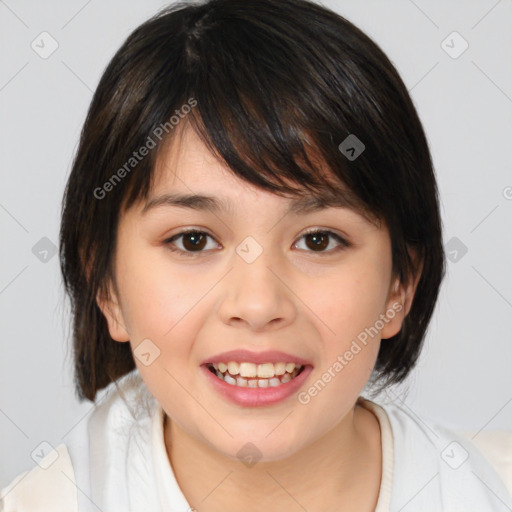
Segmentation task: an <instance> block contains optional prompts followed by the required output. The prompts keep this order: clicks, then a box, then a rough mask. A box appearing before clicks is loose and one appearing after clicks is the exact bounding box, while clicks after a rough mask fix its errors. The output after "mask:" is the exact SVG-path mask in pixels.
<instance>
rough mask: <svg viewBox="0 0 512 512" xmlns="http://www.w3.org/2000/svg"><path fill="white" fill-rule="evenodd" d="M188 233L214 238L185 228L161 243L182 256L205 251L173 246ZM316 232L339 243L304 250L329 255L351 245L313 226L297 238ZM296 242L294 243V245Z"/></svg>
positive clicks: (325, 230) (190, 255) (203, 232)
mask: <svg viewBox="0 0 512 512" xmlns="http://www.w3.org/2000/svg"><path fill="white" fill-rule="evenodd" d="M190 233H194V234H197V235H206V236H207V237H209V238H211V239H212V240H215V239H214V238H213V237H212V236H211V235H209V234H208V233H206V232H205V231H200V230H198V229H187V230H185V231H181V232H179V233H177V234H176V235H173V236H172V237H170V238H168V239H166V240H164V242H163V243H164V245H166V246H167V248H168V249H169V250H170V251H171V252H174V253H178V254H180V255H183V256H188V257H194V256H197V255H200V254H203V253H205V252H206V251H204V250H201V251H184V250H182V249H178V248H176V247H175V246H173V243H174V241H175V240H177V239H179V238H181V237H183V236H185V235H187V234H190ZM316 234H324V235H328V236H329V237H331V238H333V239H334V240H336V241H337V242H338V243H339V245H338V246H337V247H335V248H334V249H330V250H329V251H306V252H311V253H316V254H319V255H321V256H326V255H330V254H333V253H337V252H338V251H342V250H344V249H346V248H348V247H350V246H351V244H350V243H349V242H348V241H347V240H345V239H344V238H343V237H341V236H340V235H338V234H337V233H334V232H333V231H329V230H327V229H318V228H314V229H311V230H308V231H306V232H305V233H303V234H302V235H301V237H300V238H299V240H301V239H302V238H304V237H305V236H307V235H316ZM296 243H298V242H296ZM296 243H295V244H294V245H296Z"/></svg>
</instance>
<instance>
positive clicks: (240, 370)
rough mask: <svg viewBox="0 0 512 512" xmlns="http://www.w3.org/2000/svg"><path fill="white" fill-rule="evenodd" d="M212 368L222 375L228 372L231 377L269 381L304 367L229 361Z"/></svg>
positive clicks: (293, 364)
mask: <svg viewBox="0 0 512 512" xmlns="http://www.w3.org/2000/svg"><path fill="white" fill-rule="evenodd" d="M212 366H213V367H214V368H215V369H216V370H219V371H220V372H222V373H224V372H225V371H226V370H228V371H229V373H230V374H231V375H240V376H241V377H261V378H264V379H268V378H272V377H274V375H284V373H285V372H287V373H292V372H293V370H295V368H297V369H300V368H301V366H302V365H300V364H295V363H276V364H274V363H263V364H254V363H245V362H243V363H237V362H235V361H229V362H228V363H214V364H213V365H212Z"/></svg>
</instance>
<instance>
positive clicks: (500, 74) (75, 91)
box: [0, 0, 512, 487]
mask: <svg viewBox="0 0 512 512" xmlns="http://www.w3.org/2000/svg"><path fill="white" fill-rule="evenodd" d="M165 4H166V2H162V1H157V0H151V1H145V2H142V1H139V2H136V1H135V0H131V1H126V0H123V1H121V0H109V1H108V2H105V1H103V2H100V1H98V0H91V1H89V2H84V1H83V0H76V1H75V0H73V1H67V2H58V1H56V0H46V1H44V2H36V1H27V0H26V1H19V0H18V1H16V0H5V1H3V0H0V55H1V66H0V130H1V132H0V141H1V152H0V172H1V188H0V226H1V238H0V239H1V251H0V254H1V262H0V312H1V323H0V343H1V357H0V487H2V486H4V485H6V484H7V483H8V482H9V481H10V480H11V479H12V478H13V477H14V476H15V475H16V474H18V473H19V472H20V471H22V470H25V469H28V468H30V467H32V466H33V465H34V462H33V460H32V459H31V453H32V452H33V450H34V449H35V448H36V447H37V446H38V445H39V444H40V443H41V442H43V441H47V442H49V443H51V444H52V445H53V446H57V445H58V444H60V443H62V442H66V435H67V434H68V433H69V432H70V430H72V428H73V426H74V425H76V424H77V423H78V422H79V421H81V420H83V419H84V418H85V417H86V415H87V413H88V412H89V411H90V409H91V404H90V403H88V402H86V403H83V404H78V403H77V401H76V399H75V397H74V392H73V385H72V373H71V358H70V353H69V348H68V340H69V328H68V321H69V311H68V307H67V303H66V301H65V300H64V295H63V291H62V286H61V282H60V273H59V266H58V256H57V255H52V252H51V246H52V244H53V245H57V243H58V229H59V213H60V202H61V198H62V193H63V190H64V185H65V182H66V178H67V176H68V173H69V170H70V165H71V162H72V156H73V153H74V151H75V149H76V144H77V141H78V137H79V132H80V129H81V125H82V123H83V121H84V118H85V113H86V109H87V107H88V104H89V102H90V100H91V97H92V91H93V90H94V88H95V86H96V84H97V83H98V80H99V78H100V75H101V73H102V71H103V69H104V67H105V66H106V64H107V63H108V61H109V59H110V58H111V57H112V55H113V54H114V52H115V51H116V50H117V48H118V47H119V46H120V44H121V43H122V42H123V41H124V39H125V38H126V37H127V35H128V34H129V33H130V32H131V31H132V30H133V29H134V28H135V27H136V26H137V25H139V24H140V23H141V22H142V21H144V20H145V19H146V18H148V17H149V16H150V15H152V14H153V13H155V12H156V11H157V10H158V9H159V8H160V7H162V6H164V5H165ZM324 5H326V6H329V7H332V8H334V9H335V10H336V11H338V12H339V13H340V14H342V15H344V16H345V17H347V18H348V19H349V20H351V21H353V22H354V23H355V24H356V25H358V26H359V27H360V28H361V29H363V30H364V31H365V32H366V33H367V34H368V35H369V36H370V37H372V38H373V39H374V40H375V41H376V42H377V43H378V44H379V45H380V46H381V47H382V48H383V50H384V51H385V52H386V53H387V54H388V55H389V57H390V58H391V60H392V61H393V63H394V64H395V65H396V67H397V68H398V71H399V72H400V74H401V75H402V77H403V79H404V81H405V83H406V85H407V87H408V88H409V90H410V91H411V94H412V97H413V99H414V102H415V104H416V106H417V108H418V110H419V114H420V117H421V119H422V121H423V123H424V126H425V129H426V132H427V135H428V138H429V143H430V146H431V150H432V154H433V157H434V163H435V166H436V170H437V175H438V181H439V187H440V192H441V201H442V215H443V222H444V239H445V243H446V244H447V252H448V253H449V257H450V258H451V259H453V260H454V261H449V262H448V271H447V272H448V273H447V278H446V280H445V282H444V284H443V288H442V291H441V295H440V300H439V303H438V307H437V310H436V314H435V316H434V318H433V321H432V323H431V327H430V331H429V334H428V338H427V342H426V345H425V350H424V352H423V354H422V356H421V359H420V362H419V364H418V367H417V368H416V369H415V371H414V372H413V374H412V375H411V378H410V379H408V381H407V383H406V385H405V386H402V387H400V388H399V389H395V390H394V391H392V392H390V396H395V393H398V394H399V396H400V398H398V400H405V404H406V407H408V408H409V409H410V410H412V411H413V412H414V413H416V414H419V415H421V416H425V417H430V418H431V419H432V420H435V421H438V422H441V423H444V424H446V425H448V426H450V427H452V428H457V429H464V430H474V431H478V430H480V429H485V430H488V429H489V430H492V429H500V428H501V429H508V430H512V335H511V326H512V322H511V320H512V269H511V263H510V262H511V261H512V229H511V228H512V151H511V148H510V145H511V144H510V140H511V135H512V99H511V98H512V31H511V30H510V27H511V26H512V2H511V1H510V0H501V1H495V0H478V1H467V0H464V1H450V2H446V1H444V0H443V1H441V0H439V1H427V0H416V1H415V2H413V1H412V0H400V1H382V0H380V1H369V0H365V1H355V0H354V1H341V0H339V1H334V0H331V1H326V2H325V3H324ZM43 31H46V32H48V33H49V34H51V36H52V37H53V38H54V39H55V40H56V41H57V43H58V48H57V50H56V51H55V52H54V53H53V54H52V55H50V56H49V57H48V58H47V59H43V58H41V57H40V56H39V54H38V53H36V52H35V51H34V50H33V49H32V47H31V43H32V41H34V40H35V43H34V44H38V45H39V47H40V48H39V51H41V50H42V48H41V46H42V45H43V43H41V37H38V36H39V34H41V32H43ZM453 31H457V32H458V33H459V34H460V35H461V36H462V37H463V38H464V40H466V41H467V43H468V44H469V48H468V49H467V50H466V51H465V52H464V53H462V54H461V55H460V56H458V58H452V57H451V56H450V55H449V54H448V53H447V52H446V51H445V49H447V50H449V51H450V52H451V53H452V55H455V54H458V53H459V52H460V50H461V49H463V46H462V45H463V41H462V40H461V39H457V36H455V38H454V37H453V36H451V37H449V38H448V39H447V40H446V38H447V36H449V35H450V34H451V33H452V32H453ZM45 37H46V36H45ZM444 40H446V43H445V44H444V49H443V46H442V41H444ZM447 45H448V47H447ZM450 47H451V48H450ZM44 48H45V49H46V50H48V49H49V48H51V41H50V40H49V39H45V42H44ZM340 142H341V141H340ZM382 143H383V144H385V143H386V141H382ZM390 200H393V198H390ZM44 237H47V238H48V239H49V241H48V240H43V241H40V240H41V239H42V238H44ZM36 244H39V245H36ZM34 246H35V249H33V248H34ZM464 247H466V248H467V253H465V254H463V250H461V248H462V249H463V248H464ZM48 249H50V250H49V252H47V253H45V252H44V251H45V250H48ZM454 251H455V252H454ZM455 256H457V257H456V258H455ZM407 390H408V394H407V395H406V394H405V392H406V391H407Z"/></svg>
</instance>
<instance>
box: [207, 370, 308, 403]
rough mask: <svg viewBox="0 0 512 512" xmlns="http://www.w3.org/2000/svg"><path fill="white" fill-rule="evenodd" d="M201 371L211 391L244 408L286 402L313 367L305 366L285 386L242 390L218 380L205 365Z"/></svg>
mask: <svg viewBox="0 0 512 512" xmlns="http://www.w3.org/2000/svg"><path fill="white" fill-rule="evenodd" d="M201 369H202V370H203V372H204V373H205V374H206V378H207V379H208V380H209V382H210V383H211V385H212V386H213V389H215V390H216V391H217V392H218V393H219V394H220V395H222V396H223V397H225V398H227V399H228V400H230V401H231V402H233V403H235V404H237V405H242V406H244V407H262V406H266V405H273V404H277V403H279V402H282V401H283V400H286V399H287V398H289V397H290V396H291V395H293V394H294V393H295V392H296V391H298V389H299V388H300V387H301V386H302V384H304V382H305V380H306V379H307V378H308V376H309V374H310V373H311V372H312V371H313V367H312V366H309V365H307V366H305V367H304V369H303V370H302V371H301V372H300V373H299V375H297V376H296V377H295V378H294V379H292V380H290V381H289V382H286V383H285V384H280V385H279V386H276V387H268V388H242V387H239V386H235V385H234V384H228V383H227V382H224V381H223V380H221V379H219V377H217V376H216V375H214V374H213V373H212V372H211V371H210V370H209V369H208V366H207V365H204V366H201Z"/></svg>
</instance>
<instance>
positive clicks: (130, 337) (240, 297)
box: [99, 128, 404, 461]
mask: <svg viewBox="0 0 512 512" xmlns="http://www.w3.org/2000/svg"><path fill="white" fill-rule="evenodd" d="M183 135H184V136H183V139H182V140H181V141H179V139H176V141H174V142H173V143H172V144H171V145H170V146H169V147H168V149H167V150H166V151H165V152H163V153H162V154H161V155H160V160H159V162H158V165H157V171H158V172H157V178H158V179H157V180H156V182H155V186H154V188H153V190H152V192H151V194H150V197H149V199H148V202H152V206H150V207H149V208H147V209H144V206H145V204H147V203H144V204H142V203H141V204H138V205H136V206H134V207H133V208H131V209H130V210H128V211H127V212H125V213H124V214H123V215H122V217H121V219H120V224H119V231H118V241H117V252H116V255H115V265H116V267H115V268H116V281H117V289H118V295H116V294H115V293H114V292H112V294H113V295H112V301H111V302H108V303H106V302H102V301H99V305H100V307H101V308H102V310H103V312H104V314H105V316H106V318H107V320H108V324H109V329H110V334H111V336H112V338H113V339H114V340H117V341H118V342H129V343H130V344H131V347H132V350H133V351H134V354H135V361H136V364H137V368H138V371H139V372H140V374H141V376H142V378H143V380H144V381H145V383H146V385H147V387H148V388H149V390H150V391H151V393H152V394H153V396H154V397H155V398H156V399H157V400H158V402H159V403H160V404H161V406H162V407H163V409H164V411H165V412H166V414H167V415H168V416H169V418H170V419H171V421H172V422H174V423H175V424H176V425H177V426H178V427H179V428H180V429H181V430H182V431H183V432H184V433H186V434H187V435H188V436H190V438H191V439H194V440H195V441H197V442H199V443H201V444H202V445H204V446H205V448H208V449H210V450H214V451H216V452H217V453H220V454H223V455H225V456H228V457H231V458H233V459H234V458H235V457H236V456H237V455H236V454H237V452H238V451H239V450H240V448H241V447H242V446H244V445H245V444H246V443H248V442H251V443H253V444H254V445H255V446H256V447H258V449H259V451H260V452H261V453H262V457H263V461H265V460H267V461H271V460H279V459H282V458H285V457H287V456H290V455H292V454H294V453H296V452H298V451H300V450H301V449H304V448H306V447H307V446H309V445H311V444H312V443H314V442H315V441H318V440H319V439H320V438H322V436H324V435H326V434H327V433H328V432H329V431H330V430H332V429H333V428H334V427H335V426H336V425H338V424H340V422H343V421H349V419H350V417H351V416H350V415H351V414H352V412H353V408H354V403H355V402H356V400H357V398H358V396H359V394H360V392H361V390H362V389H363V387H364V386H365V384H366V382H367V380H368V378H369V377H370V374H371V372H372V369H373V367H374V364H375V361H376V358H377V354H378V350H379V345H380V343H381V338H389V337H391V336H393V335H394V334H396V333H397V332H398V331H399V330H400V327H401V322H402V319H403V316H404V312H403V311H402V312H400V296H401V293H402V289H401V288H400V289H398V290H397V289H396V288H395V284H396V282H395V280H394V279H393V276H392V272H391V269H392V260H391V243H390V238H389V234H388V231H387V229H386V228H385V226H381V227H377V226H376V225H375V224H372V223H370V222H369V221H368V220H366V219H365V218H364V217H362V216H361V215H360V214H358V213H356V212H355V211H352V210H350V209H348V208H346V207H335V208H334V207H329V208H327V209H325V208H324V209H320V210H317V211H299V210H298V209H295V210H291V211H290V212H288V213H287V210H288V209H289V208H290V206H291V205H292V204H293V201H294V200H295V198H293V197H281V196H278V195H275V194H272V193H270V192H266V191H262V190H260V189H257V188H255V187H253V186H252V185H250V184H248V183H246V182H244V181H242V180H240V179H239V178H237V177H235V176H234V175H233V174H232V173H231V172H230V171H229V170H228V169H227V168H226V167H225V166H223V165H222V164H221V163H220V162H219V161H217V160H216V159H215V158H214V157H213V156H212V155H211V154H210V153H209V151H208V149H207V148H206V147H205V146H204V145H203V143H202V142H201V141H200V139H199V138H198V137H197V135H196V134H195V133H194V132H193V131H192V130H191V129H189V128H187V129H186V130H185V131H184V134H183ZM171 194H172V195H176V194H187V195H190V194H197V195H204V196H210V197H212V198H214V199H215V201H217V202H218V207H217V208H215V207H214V206H213V203H212V202H208V203H205V201H204V200H203V201H202V202H197V201H196V202H195V203H194V204H191V202H190V201H188V203H187V204H188V206H187V205H185V204H183V202H182V204H178V205H177V204H173V202H172V201H171V200H170V195H171ZM165 195H167V199H162V197H163V196H165ZM157 198H160V199H157ZM153 200H154V201H153ZM184 231H192V233H188V234H186V233H185V234H183V232H184ZM365 334H366V336H365ZM365 338H366V340H365ZM363 340H365V342H364V341H363ZM382 342H383V343H385V342H386V341H382ZM235 350H242V351H247V352H246V353H238V354H232V355H229V356H223V355H222V354H223V353H225V352H228V351H235ZM269 351H280V352H282V353H284V354H279V355H277V354H275V353H274V354H272V353H270V352H269ZM217 356H218V357H217ZM231 361H232V362H235V363H250V364H244V365H240V366H239V367H238V368H237V365H233V364H231V365H230V367H229V369H228V370H227V371H228V372H229V373H230V374H231V372H232V373H234V374H235V375H233V376H232V379H233V380H235V381H236V380H237V379H240V377H241V375H240V374H238V375H236V372H237V371H239V372H242V368H243V369H244V373H245V372H247V373H246V374H247V375H250V374H251V372H253V371H256V372H258V371H259V370H261V371H260V375H259V376H260V378H257V377H256V378H254V377H253V378H250V377H247V378H245V380H246V381H247V382H246V385H245V386H243V385H242V383H243V381H242V380H238V381H237V382H238V383H239V384H240V386H239V385H234V384H229V383H227V382H225V381H221V379H220V378H218V377H217V376H216V375H215V374H214V373H212V371H211V368H212V366H211V365H210V364H208V363H210V362H216V364H217V369H218V370H219V371H221V370H222V369H223V366H222V365H219V362H224V363H229V362H231ZM267 362H268V363H275V364H274V365H270V366H269V365H266V364H264V365H263V366H262V367H260V366H258V365H259V364H263V363H267ZM256 363H257V364H256ZM279 363H296V364H299V363H300V365H299V367H298V368H296V370H295V374H297V372H298V371H299V370H301V369H302V370H301V371H300V373H298V375H297V376H296V377H294V378H293V379H291V380H289V382H287V383H284V384H283V383H281V381H282V380H287V379H288V378H289V377H291V376H293V375H294V373H292V374H291V375H288V377H285V376H283V375H278V374H279V373H281V372H282V371H283V365H281V364H279ZM292 366H293V365H292ZM289 368H291V367H290V366H289V367H288V369H289ZM213 370H215V368H213ZM267 371H269V372H270V373H269V374H266V373H265V372H267ZM284 371H285V375H286V374H287V373H289V372H286V367H285V370H284ZM290 371H291V370H290ZM272 373H274V377H273V378H274V379H275V378H278V379H279V380H278V381H277V382H276V381H275V380H274V381H273V383H272V385H270V380H271V378H272V377H263V376H262V375H263V374H265V375H270V374H272ZM276 373H277V375H276ZM221 375H222V374H221ZM296 379H297V380H296ZM228 380H229V377H228ZM250 380H252V381H256V384H257V387H256V388H253V387H252V385H254V382H253V383H251V384H249V381H250ZM260 380H262V381H264V382H263V383H262V384H261V385H262V386H265V382H266V383H267V387H262V388H260V387H259V386H260V383H259V381H260ZM297 383H298V384H297ZM275 384H278V385H275ZM228 388H229V389H228ZM291 413H293V414H291ZM278 425H279V427H278V428H276V427H277V426H278ZM270 433H272V434H271V435H270Z"/></svg>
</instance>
